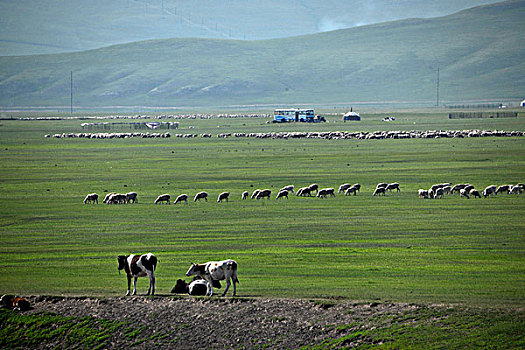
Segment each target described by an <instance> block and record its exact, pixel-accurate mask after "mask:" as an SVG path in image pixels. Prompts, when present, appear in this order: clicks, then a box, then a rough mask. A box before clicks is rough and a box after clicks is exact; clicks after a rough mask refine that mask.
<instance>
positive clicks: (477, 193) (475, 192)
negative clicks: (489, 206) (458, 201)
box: [469, 188, 481, 198]
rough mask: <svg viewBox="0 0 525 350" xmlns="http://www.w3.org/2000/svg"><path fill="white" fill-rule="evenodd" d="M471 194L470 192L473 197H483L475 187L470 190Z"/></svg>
mask: <svg viewBox="0 0 525 350" xmlns="http://www.w3.org/2000/svg"><path fill="white" fill-rule="evenodd" d="M469 194H470V195H471V196H472V197H478V198H481V195H480V194H479V191H478V190H476V189H475V188H472V189H471V190H470V191H469Z"/></svg>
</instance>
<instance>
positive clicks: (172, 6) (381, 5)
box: [0, 0, 495, 56]
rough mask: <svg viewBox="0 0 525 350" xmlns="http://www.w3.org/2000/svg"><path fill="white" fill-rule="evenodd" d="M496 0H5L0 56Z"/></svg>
mask: <svg viewBox="0 0 525 350" xmlns="http://www.w3.org/2000/svg"><path fill="white" fill-rule="evenodd" d="M493 2H495V1H494V0H441V1H439V2H435V3H434V2H430V3H429V2H427V1H425V2H421V1H415V0H403V1H395V2H393V1H391V0H371V1H366V2H363V1H359V0H323V1H319V0H301V1H295V0H293V1H292V0H265V1H246V0H215V1H187V0H113V1H103V0H90V1H85V0H68V1H63V0H46V1H35V0H17V1H12V0H0V28H2V30H1V31H0V56H15V55H16V56H19V55H31V54H51V53H61V52H72V51H82V50H90V49H96V48H100V47H105V46H109V45H115V44H121V43H129V42H134V41H140V40H151V39H165V38H190V37H191V38H215V39H248V40H255V39H272V38H283V37H290V36H297V35H304V34H313V33H317V32H322V31H328V30H334V29H341V28H349V27H353V26H356V25H363V24H370V23H379V22H385V21H391V20H397V19H403V18H410V17H427V18H428V17H437V16H444V15H448V14H451V13H454V12H456V11H459V10H461V9H466V8H469V7H473V6H477V5H481V4H487V3H493Z"/></svg>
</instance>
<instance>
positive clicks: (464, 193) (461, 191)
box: [459, 188, 470, 199]
mask: <svg viewBox="0 0 525 350" xmlns="http://www.w3.org/2000/svg"><path fill="white" fill-rule="evenodd" d="M468 194H469V193H468V192H467V190H465V189H464V188H462V189H461V190H459V198H461V197H467V199H469V198H470V197H469V196H468Z"/></svg>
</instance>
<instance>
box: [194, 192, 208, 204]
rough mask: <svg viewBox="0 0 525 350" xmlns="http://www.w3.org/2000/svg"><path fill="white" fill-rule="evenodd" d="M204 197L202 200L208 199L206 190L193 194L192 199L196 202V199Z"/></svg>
mask: <svg viewBox="0 0 525 350" xmlns="http://www.w3.org/2000/svg"><path fill="white" fill-rule="evenodd" d="M202 198H204V200H205V201H206V202H207V201H208V193H207V192H206V191H202V192H199V193H197V194H196V195H195V197H194V198H193V201H194V202H196V201H199V202H200V200H201V199H202Z"/></svg>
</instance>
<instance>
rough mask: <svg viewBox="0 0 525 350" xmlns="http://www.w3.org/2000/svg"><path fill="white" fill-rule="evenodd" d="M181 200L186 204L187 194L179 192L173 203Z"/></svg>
mask: <svg viewBox="0 0 525 350" xmlns="http://www.w3.org/2000/svg"><path fill="white" fill-rule="evenodd" d="M182 202H185V203H186V204H188V195H187V194H185V193H184V194H181V195H179V196H177V198H175V202H173V204H175V205H177V203H181V204H182Z"/></svg>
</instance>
